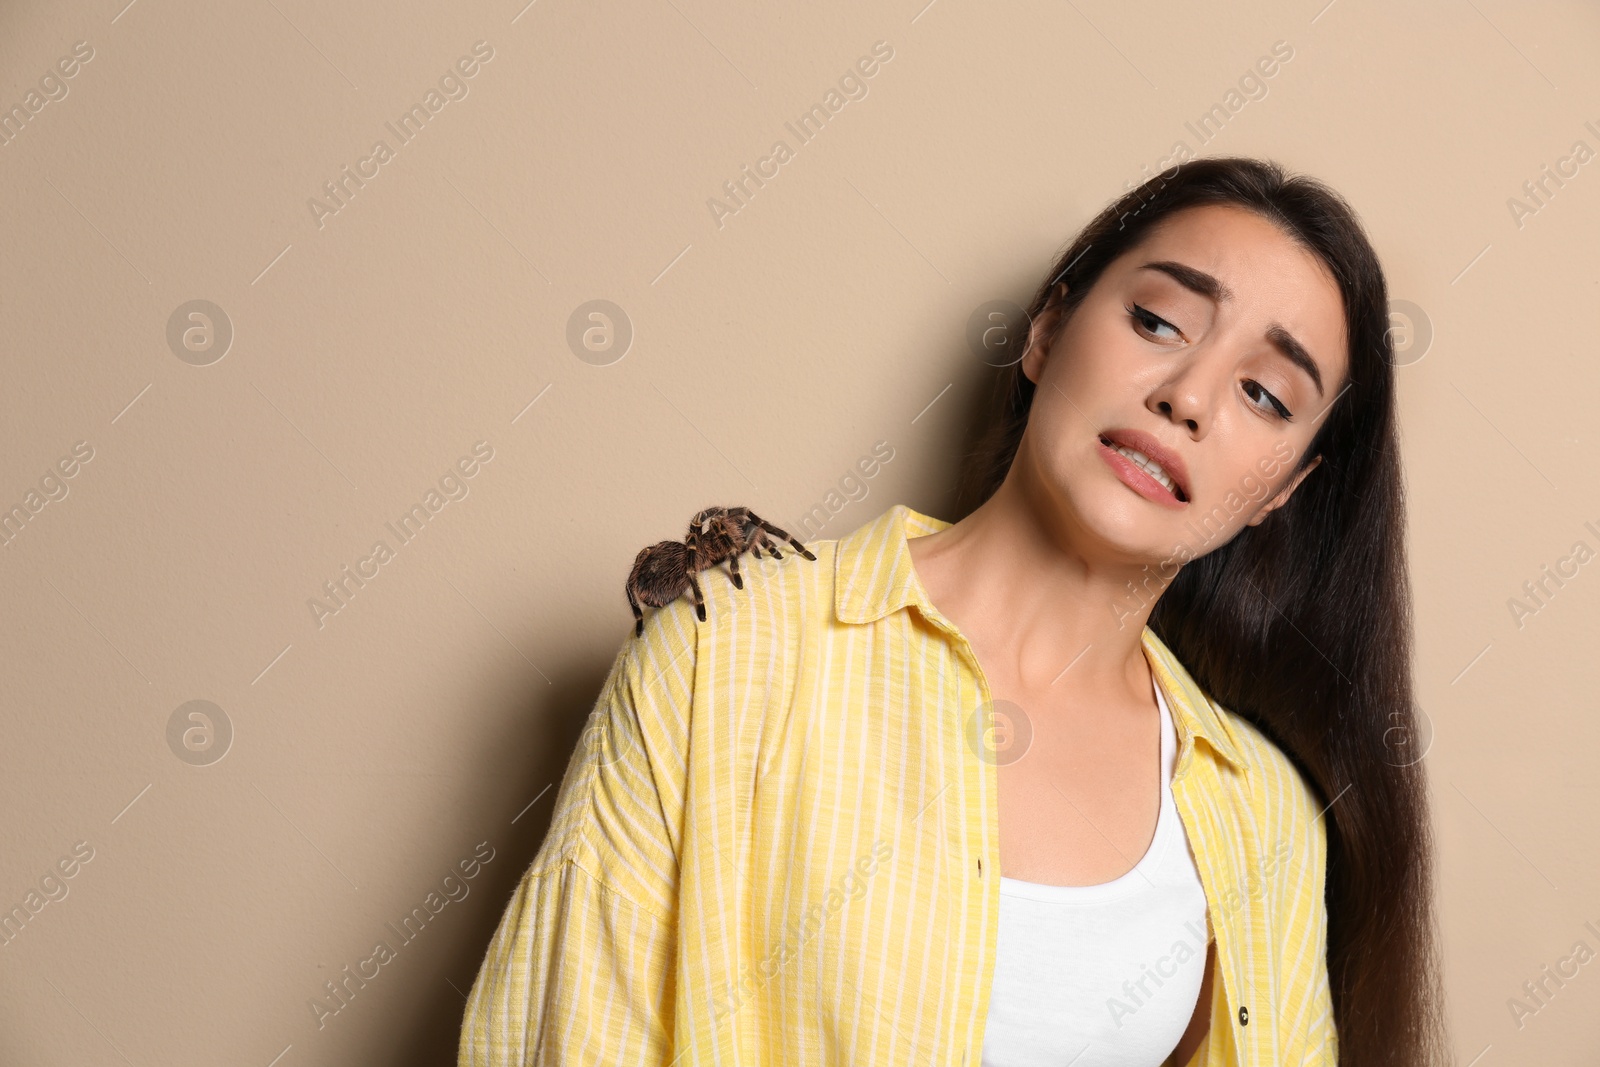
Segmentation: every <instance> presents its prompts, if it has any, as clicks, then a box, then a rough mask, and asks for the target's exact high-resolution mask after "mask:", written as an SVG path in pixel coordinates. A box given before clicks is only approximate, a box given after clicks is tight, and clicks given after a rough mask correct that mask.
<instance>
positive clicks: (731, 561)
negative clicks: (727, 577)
mask: <svg viewBox="0 0 1600 1067" xmlns="http://www.w3.org/2000/svg"><path fill="white" fill-rule="evenodd" d="M728 569H729V570H730V571H732V572H733V587H734V588H735V589H743V588H744V579H743V578H741V577H739V557H738V556H729V557H728Z"/></svg>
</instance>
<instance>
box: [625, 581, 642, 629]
mask: <svg viewBox="0 0 1600 1067" xmlns="http://www.w3.org/2000/svg"><path fill="white" fill-rule="evenodd" d="M628 606H629V607H631V608H632V609H633V636H635V637H643V636H644V612H642V611H640V610H639V601H638V600H637V599H635V597H634V595H633V587H632V586H631V585H630V586H628Z"/></svg>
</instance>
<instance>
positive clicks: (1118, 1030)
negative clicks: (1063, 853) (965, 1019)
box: [983, 685, 1211, 1067]
mask: <svg viewBox="0 0 1600 1067" xmlns="http://www.w3.org/2000/svg"><path fill="white" fill-rule="evenodd" d="M1155 690H1156V703H1157V705H1158V706H1159V707H1160V709H1161V813H1160V815H1158V816H1157V818H1156V832H1155V836H1154V838H1153V839H1152V840H1151V842H1150V848H1149V850H1148V851H1147V852H1146V853H1145V855H1144V858H1142V859H1141V860H1139V862H1138V863H1137V864H1136V865H1135V866H1134V867H1133V868H1132V869H1131V870H1129V871H1128V872H1127V873H1126V874H1124V875H1123V876H1122V877H1120V878H1117V879H1115V880H1113V881H1110V882H1102V883H1101V884H1099V885H1088V886H1061V885H1043V884H1041V883H1038V882H1024V881H1020V880H1018V879H1016V878H1006V877H1004V876H1002V877H1001V879H1000V940H999V945H998V947H997V949H996V956H995V970H994V985H993V987H992V989H991V991H990V995H989V1015H988V1022H987V1027H986V1029H985V1031H984V1037H983V1067H1045V1065H1050V1067H1065V1065H1066V1064H1071V1065H1072V1067H1159V1065H1160V1064H1161V1062H1162V1061H1163V1060H1165V1059H1166V1058H1167V1056H1169V1055H1170V1054H1171V1053H1172V1050H1173V1049H1174V1048H1175V1047H1177V1044H1178V1039H1179V1038H1180V1037H1182V1036H1183V1032H1184V1030H1186V1029H1187V1028H1188V1025H1189V1019H1190V1017H1191V1016H1192V1015H1193V1014H1194V1008H1195V1003H1196V1002H1197V1001H1198V1000H1199V996H1200V983H1201V980H1202V979H1204V978H1205V969H1206V944H1207V942H1208V941H1210V940H1211V928H1210V918H1209V916H1208V915H1207V913H1206V897H1205V890H1204V889H1203V888H1202V887H1201V884H1200V872H1199V870H1198V869H1196V867H1195V863H1194V855H1193V853H1192V852H1191V851H1190V848H1189V839H1188V835H1187V834H1186V833H1185V832H1184V828H1183V820H1182V819H1181V818H1179V816H1178V809H1177V807H1176V806H1175V805H1174V804H1173V801H1172V769H1173V765H1174V764H1175V763H1176V762H1177V756H1178V735H1177V729H1176V728H1175V727H1174V726H1173V723H1172V712H1171V710H1170V709H1169V708H1168V707H1167V699H1166V697H1165V695H1163V694H1162V692H1161V687H1160V686H1159V685H1157V686H1156V687H1155Z"/></svg>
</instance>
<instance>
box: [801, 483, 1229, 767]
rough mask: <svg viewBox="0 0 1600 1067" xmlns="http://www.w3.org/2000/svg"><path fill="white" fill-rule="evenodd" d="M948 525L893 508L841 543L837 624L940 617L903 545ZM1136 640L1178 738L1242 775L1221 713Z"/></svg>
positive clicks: (1157, 650) (1146, 637)
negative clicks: (1189, 738)
mask: <svg viewBox="0 0 1600 1067" xmlns="http://www.w3.org/2000/svg"><path fill="white" fill-rule="evenodd" d="M950 525H951V523H949V522H946V521H945V520H943V519H937V518H934V517H933V516H931V515H924V514H922V513H921V512H919V511H916V510H914V509H912V508H909V507H907V506H906V505H904V504H896V505H894V506H893V507H891V508H889V510H887V511H885V512H884V513H883V514H881V515H879V516H878V517H877V518H876V519H873V520H872V521H870V522H868V523H866V524H864V525H862V526H859V527H857V528H856V529H855V530H853V531H851V532H850V533H849V534H847V535H845V536H844V537H842V538H840V540H839V542H838V546H837V548H836V550H835V553H834V560H833V568H834V571H833V573H834V583H833V590H834V592H833V606H834V614H835V615H836V616H837V617H838V619H839V621H840V622H845V623H868V622H875V621H876V620H878V619H881V618H883V617H884V616H885V615H888V614H889V613H891V612H894V611H898V610H899V609H901V608H903V607H906V606H907V605H915V606H916V607H917V608H918V609H919V610H920V611H922V613H923V614H924V615H927V616H933V617H942V616H939V612H938V610H937V609H936V608H934V606H933V604H932V602H931V601H930V600H929V599H928V595H927V591H926V590H925V589H924V588H923V587H922V582H921V581H920V580H919V579H918V578H917V572H916V568H915V567H914V566H913V565H912V562H911V550H910V548H909V547H908V546H907V544H906V542H907V540H908V539H910V538H912V537H921V536H923V535H924V534H931V533H934V532H936V531H938V530H942V529H944V528H945V527H947V526H950ZM1141 641H1142V643H1143V645H1144V651H1145V659H1146V660H1147V661H1148V662H1149V664H1150V670H1151V672H1152V674H1154V676H1155V679H1156V684H1157V685H1159V686H1160V687H1161V691H1162V693H1163V694H1164V695H1165V696H1166V698H1167V706H1168V708H1169V709H1171V711H1172V713H1173V717H1174V718H1175V719H1176V720H1177V722H1178V724H1179V725H1178V730H1179V733H1180V734H1184V733H1188V734H1192V735H1194V736H1197V737H1200V738H1203V739H1204V740H1205V742H1206V743H1207V744H1208V745H1210V746H1211V749H1212V750H1213V751H1214V752H1216V753H1217V755H1219V756H1221V757H1222V758H1223V759H1224V760H1226V761H1227V762H1228V763H1230V764H1232V765H1233V768H1234V769H1235V770H1237V771H1239V772H1241V773H1242V772H1243V771H1244V769H1245V761H1244V758H1243V757H1242V756H1241V755H1240V753H1239V747H1238V743H1237V742H1236V740H1235V739H1234V736H1233V732H1232V729H1231V728H1230V727H1229V725H1228V722H1227V720H1226V718H1225V717H1224V716H1223V714H1222V713H1221V709H1220V708H1218V707H1217V706H1216V705H1215V704H1213V703H1212V701H1211V699H1210V698H1209V697H1207V696H1206V694H1205V691H1204V690H1203V689H1201V688H1200V685H1199V683H1198V682H1196V681H1195V680H1194V678H1193V677H1192V676H1191V675H1190V674H1189V672H1188V670H1187V669H1186V668H1185V667H1184V666H1183V664H1182V663H1180V662H1179V661H1178V657H1177V656H1175V655H1173V653H1172V650H1171V649H1169V648H1168V647H1167V646H1166V645H1165V644H1164V643H1163V642H1162V641H1161V639H1160V638H1159V637H1157V636H1156V635H1155V632H1154V631H1153V630H1151V629H1150V627H1148V626H1146V627H1145V628H1144V633H1143V634H1142V635H1141Z"/></svg>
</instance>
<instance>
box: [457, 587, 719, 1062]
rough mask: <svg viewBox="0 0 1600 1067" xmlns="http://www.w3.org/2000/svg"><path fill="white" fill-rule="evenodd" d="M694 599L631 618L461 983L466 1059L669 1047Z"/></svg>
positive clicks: (659, 1054)
mask: <svg viewBox="0 0 1600 1067" xmlns="http://www.w3.org/2000/svg"><path fill="white" fill-rule="evenodd" d="M693 610H694V609H693V606H692V605H690V604H689V603H688V602H687V600H683V601H676V602H674V603H673V604H670V605H668V606H667V607H665V608H660V609H657V610H656V611H655V612H654V613H652V614H651V615H650V616H649V617H648V619H647V621H646V625H645V632H644V635H643V636H641V637H637V638H636V637H634V636H633V635H632V634H631V633H630V634H629V637H628V639H627V640H626V641H625V642H624V644H623V647H622V649H621V651H619V652H618V653H617V656H616V659H615V660H614V661H613V662H612V665H611V669H610V672H609V674H608V675H607V677H606V681H605V684H604V686H603V687H602V689H601V693H600V697H599V699H598V700H597V701H596V703H595V706H594V710H593V711H592V712H591V713H590V715H589V720H588V723H587V725H586V728H585V730H584V734H583V736H582V737H581V738H580V740H579V742H578V746H577V748H576V749H575V750H574V752H573V754H572V757H571V759H570V760H569V762H568V765H567V769H566V772H565V776H564V777H563V779H562V783H561V788H560V791H559V793H558V795H557V797H556V801H555V812H554V815H553V817H552V821H551V826H550V831H549V833H548V835H547V836H546V837H545V840H544V843H543V845H542V846H541V847H540V849H539V852H538V854H537V855H536V856H535V857H534V859H533V862H532V863H531V864H530V865H529V867H528V870H527V872H526V873H525V874H524V875H523V877H522V880H521V882H520V883H519V884H518V886H517V888H516V891H515V892H514V893H513V895H512V897H511V901H510V903H509V904H508V905H507V907H506V910H505V913H504V915H503V916H502V917H501V920H500V924H499V926H498V928H497V929H496V931H495V934H494V937H493V939H492V940H491V941H490V944H489V949H488V952H487V954H486V956H485V958H484V961H483V964H482V966H481V968H480V969H479V971H478V976H477V979H476V981H475V982H474V983H473V986H472V992H471V994H470V996H469V997H468V998H467V1005H466V1010H465V1015H464V1017H463V1020H462V1028H461V1040H460V1045H459V1050H458V1055H457V1064H458V1067H543V1065H545V1064H562V1065H568V1064H600V1063H604V1064H640V1065H646V1064H648V1065H658V1067H659V1065H665V1064H667V1063H669V1062H670V1061H671V1060H672V1058H673V1048H672V1045H673V1040H672V1039H673V1031H674V1023H673V1020H674V1010H675V1003H674V978H673V976H674V974H675V966H674V962H675V955H676V947H677V922H676V917H677V886H678V843H679V841H680V840H681V837H680V833H679V830H678V829H677V827H679V826H680V825H681V822H680V815H681V812H682V810H683V809H682V803H683V796H684V768H685V763H684V755H685V752H684V748H685V744H684V738H686V737H687V723H688V718H689V712H690V705H691V701H692V698H693V679H694V661H695V641H696V634H697V631H696V627H695V623H694V619H693V615H692V612H693Z"/></svg>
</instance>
